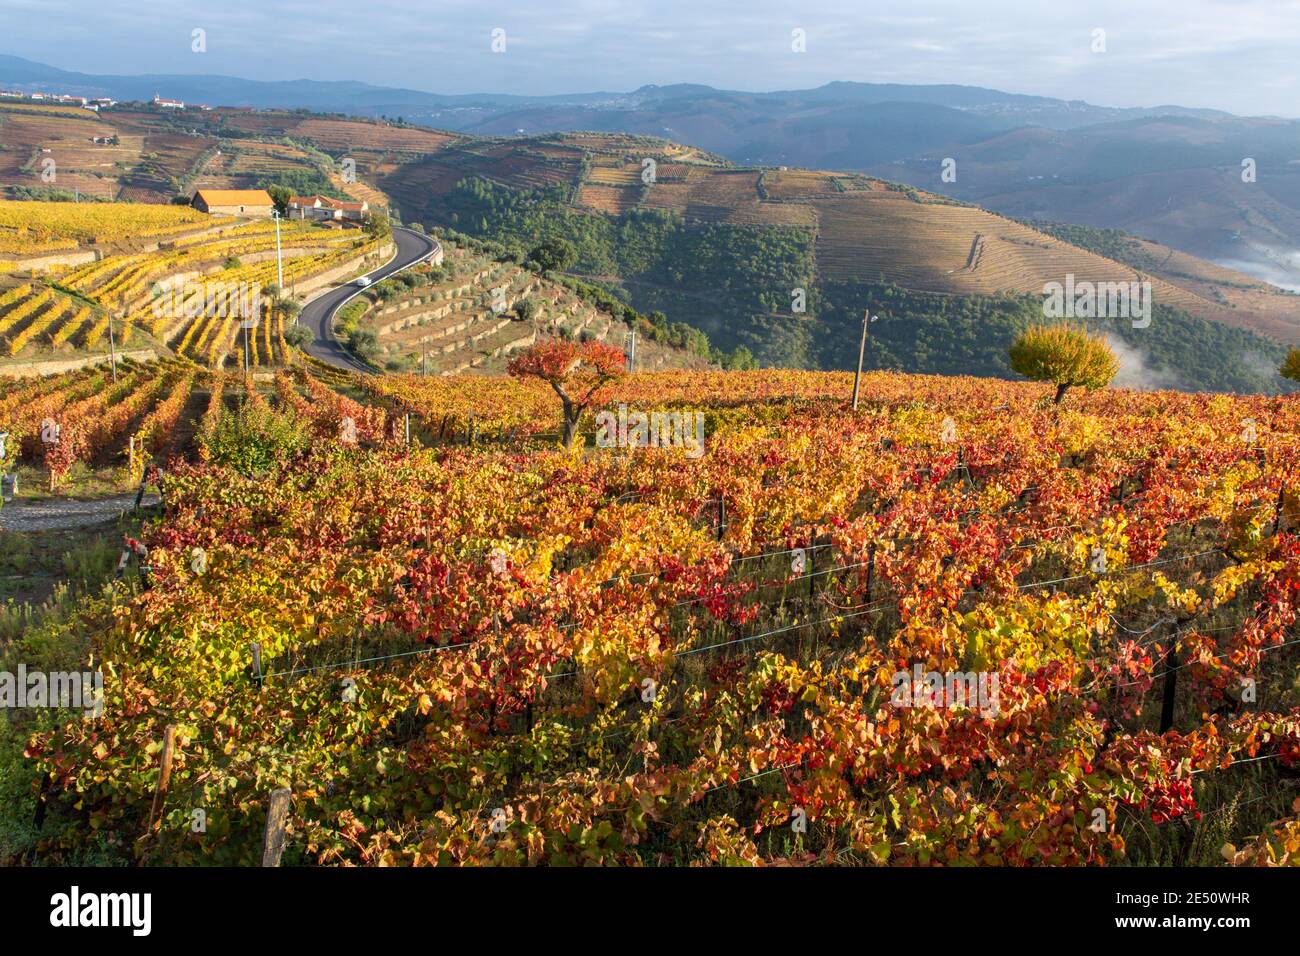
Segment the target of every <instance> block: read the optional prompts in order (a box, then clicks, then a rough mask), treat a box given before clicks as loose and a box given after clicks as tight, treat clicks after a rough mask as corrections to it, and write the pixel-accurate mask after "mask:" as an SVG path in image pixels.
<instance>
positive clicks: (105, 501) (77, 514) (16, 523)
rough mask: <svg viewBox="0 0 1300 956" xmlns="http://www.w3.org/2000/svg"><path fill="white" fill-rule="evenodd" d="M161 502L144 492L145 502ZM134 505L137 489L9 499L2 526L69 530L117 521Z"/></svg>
mask: <svg viewBox="0 0 1300 956" xmlns="http://www.w3.org/2000/svg"><path fill="white" fill-rule="evenodd" d="M157 502H158V496H157V495H156V494H147V495H145V496H144V501H143V502H142V504H145V505H151V504H156V503H157ZM134 506H135V492H129V493H127V494H121V495H112V496H111V497H108V498H96V499H94V500H93V501H76V500H74V499H71V498H51V499H50V500H48V501H31V502H27V501H10V502H8V503H7V504H5V506H4V507H3V508H0V530H3V531H66V530H68V529H70V528H85V527H89V526H91V525H97V524H103V523H104V522H107V521H115V520H117V518H118V517H119V516H120V515H121V514H122V512H124V511H130V510H131V509H132V508H133V507H134Z"/></svg>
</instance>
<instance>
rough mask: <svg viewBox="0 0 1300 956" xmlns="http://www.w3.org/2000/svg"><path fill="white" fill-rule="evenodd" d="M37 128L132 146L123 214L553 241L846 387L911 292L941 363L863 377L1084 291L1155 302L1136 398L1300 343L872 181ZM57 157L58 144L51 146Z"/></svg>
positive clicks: (1295, 306) (459, 145)
mask: <svg viewBox="0 0 1300 956" xmlns="http://www.w3.org/2000/svg"><path fill="white" fill-rule="evenodd" d="M25 109H26V107H21V106H9V107H0V120H3V122H4V123H5V124H6V125H4V126H2V127H0V144H6V145H8V143H9V139H8V136H9V134H10V132H13V131H18V132H21V133H22V137H21V138H20V139H19V140H18V141H19V142H22V143H24V144H26V145H25V146H24V147H23V150H21V151H19V150H15V149H14V148H9V149H8V152H9V153H18V152H23V153H24V155H26V156H27V159H26V160H25V162H26V163H28V166H29V167H30V164H31V161H32V159H33V158H34V157H37V156H39V155H43V154H40V153H39V152H38V151H39V150H40V149H44V148H50V149H51V150H52V151H57V150H58V149H59V148H61V147H60V146H59V145H58V143H59V142H64V143H71V142H73V141H75V139H76V138H77V137H78V136H82V137H84V136H85V135H86V134H87V133H88V131H89V127H90V126H94V127H96V128H99V127H102V128H103V130H105V131H108V130H116V131H117V133H116V135H117V139H118V142H119V145H117V146H103V147H89V148H91V149H111V150H121V149H138V151H139V157H140V159H139V161H138V163H137V164H136V165H135V166H134V167H131V168H130V169H129V170H127V171H126V172H125V173H123V174H120V175H119V176H118V178H117V179H116V180H113V179H111V178H110V177H109V176H108V175H107V174H105V176H104V178H103V179H98V180H96V183H98V185H99V186H100V187H101V188H102V189H105V190H109V191H112V190H113V189H114V188H115V189H116V190H117V192H116V195H117V196H119V197H121V196H135V197H138V198H148V199H153V200H158V201H162V200H164V199H167V198H170V195H171V190H172V189H173V188H174V187H176V186H179V185H183V184H185V183H190V184H196V185H203V184H206V183H211V184H214V185H221V186H253V185H268V184H271V183H277V182H278V183H282V184H290V185H291V186H293V187H294V188H303V189H307V188H319V189H320V190H322V191H335V192H338V191H346V192H347V193H349V194H351V195H354V196H359V197H363V198H368V199H370V200H372V201H374V202H376V203H377V204H378V203H380V202H382V203H385V204H386V203H387V202H389V201H390V197H391V201H392V202H393V203H394V204H395V208H396V209H397V210H398V211H400V212H401V214H402V215H403V216H404V217H405V218H407V219H408V220H415V221H420V222H423V223H424V224H425V225H428V226H430V227H434V226H437V227H444V228H446V227H449V228H453V229H455V230H458V231H461V232H463V233H468V234H470V235H473V236H478V237H480V238H488V239H494V240H501V241H504V242H506V243H507V244H508V245H511V246H513V247H514V248H516V249H518V250H519V251H520V252H521V253H522V252H526V251H527V250H528V249H529V248H530V247H531V246H532V245H534V244H535V243H537V242H538V241H540V240H541V239H543V238H547V237H562V238H565V239H568V240H569V241H571V242H572V243H573V245H574V246H575V248H576V250H577V253H578V256H577V260H576V262H575V263H574V264H573V268H572V270H571V271H572V272H574V273H576V274H578V275H582V276H584V277H585V278H586V279H587V280H589V281H592V282H595V283H598V284H601V285H603V286H605V287H606V288H608V289H610V290H611V291H613V292H614V293H615V294H617V295H619V296H621V297H622V298H623V299H624V300H625V301H627V302H628V303H630V304H631V305H632V306H633V307H635V308H636V309H637V310H639V311H640V312H642V313H645V314H649V313H652V312H663V313H666V314H667V316H668V318H669V319H671V320H675V321H685V322H688V323H690V324H691V325H693V326H694V327H696V328H698V329H700V330H702V331H703V332H705V333H706V334H707V335H708V336H709V338H710V341H711V342H712V343H713V344H714V345H715V346H716V347H718V348H720V349H723V350H727V351H730V350H733V349H736V348H739V347H742V346H743V347H744V348H746V349H748V350H749V351H750V352H751V353H752V354H753V355H755V356H756V357H757V358H758V360H759V361H760V362H762V363H764V364H775V365H793V366H804V367H823V368H846V367H850V365H851V364H852V363H853V362H854V361H855V360H856V348H855V339H856V336H855V334H854V333H853V331H852V325H853V322H852V319H851V312H852V311H853V310H855V309H859V308H865V307H867V306H868V305H873V307H876V308H878V307H879V303H880V301H881V300H882V299H888V298H889V297H890V296H891V295H892V293H891V292H890V290H892V289H901V290H903V291H905V292H909V293H917V294H925V295H928V296H942V297H949V298H953V299H954V300H956V301H955V302H954V303H953V305H952V308H951V309H949V308H939V309H935V308H930V309H928V311H926V312H925V313H924V314H915V313H914V314H908V315H894V316H890V315H887V314H886V315H882V318H884V319H891V320H898V321H910V322H920V323H921V325H920V326H918V327H917V330H920V336H919V337H920V338H923V339H925V340H926V343H925V345H924V347H921V346H920V345H915V344H914V345H908V344H907V342H906V341H905V340H906V339H907V338H908V337H909V336H910V337H911V338H912V339H913V340H915V339H917V337H918V336H917V335H911V333H906V334H904V333H903V330H901V329H893V330H889V331H888V332H887V334H888V335H893V336H894V339H895V341H894V345H893V347H892V348H891V349H890V350H888V356H892V358H889V357H887V355H886V353H883V352H882V353H876V352H874V351H873V352H872V353H871V354H870V355H869V357H868V363H869V364H873V365H876V366H877V367H896V366H895V364H894V363H899V364H901V366H902V367H904V368H908V369H912V370H918V371H937V372H948V371H977V372H980V373H982V374H1006V372H1007V369H1006V366H1005V362H1004V361H1003V360H1002V359H1001V358H1000V355H1001V348H1000V345H999V347H997V348H990V349H988V350H987V352H988V360H987V361H984V360H983V359H980V360H977V361H976V362H975V363H974V364H973V365H972V364H970V358H969V356H968V355H966V354H963V353H961V352H959V351H958V350H956V349H955V348H953V347H952V346H951V345H950V344H946V343H948V342H950V341H951V340H954V339H956V338H965V335H964V333H963V334H960V335H954V334H953V329H951V328H948V329H947V330H945V328H944V326H945V325H950V324H951V323H950V318H949V316H948V315H947V313H949V312H951V311H955V312H957V313H969V312H971V311H981V312H988V311H989V310H988V309H987V308H985V305H983V304H981V303H982V302H983V300H990V301H991V302H992V311H993V313H994V314H996V315H997V316H1000V317H1002V318H1003V319H1005V320H1007V321H1012V322H1021V321H1022V320H1023V319H1024V317H1026V316H1027V315H1029V314H1031V313H1032V307H1031V306H1030V305H1029V298H1032V297H1038V296H1041V294H1042V290H1043V288H1044V286H1045V285H1046V284H1047V283H1050V282H1058V283H1059V282H1064V281H1065V280H1066V277H1067V276H1069V275H1072V276H1073V277H1074V279H1075V281H1079V282H1084V281H1088V282H1123V283H1129V282H1134V281H1136V282H1150V284H1151V289H1152V294H1153V298H1154V302H1155V306H1156V309H1155V313H1154V318H1155V323H1154V325H1153V326H1151V327H1146V328H1141V329H1138V328H1133V327H1132V323H1130V322H1129V321H1125V320H1114V321H1113V322H1112V323H1111V326H1112V328H1109V329H1108V330H1109V331H1111V332H1113V336H1114V337H1115V338H1116V339H1117V340H1123V342H1124V343H1125V349H1126V352H1125V354H1126V356H1131V359H1129V360H1127V361H1128V365H1129V366H1130V372H1131V373H1132V374H1131V381H1133V382H1134V383H1138V382H1140V381H1143V380H1152V381H1156V382H1160V383H1164V384H1169V383H1176V384H1177V385H1178V386H1179V387H1183V388H1228V389H1235V390H1259V389H1264V390H1277V389H1279V388H1281V387H1282V386H1281V384H1280V383H1279V382H1278V381H1277V379H1276V377H1275V376H1272V374H1271V372H1269V371H1267V370H1268V369H1270V368H1271V367H1275V366H1276V365H1277V362H1278V359H1279V354H1280V347H1281V346H1283V345H1290V344H1296V343H1300V296H1293V295H1289V294H1286V293H1283V292H1281V291H1280V290H1278V289H1276V288H1273V287H1270V286H1268V285H1266V284H1264V283H1262V282H1260V281H1259V280H1257V279H1254V278H1251V277H1250V276H1249V275H1246V274H1244V273H1241V272H1237V271H1234V270H1232V269H1230V268H1226V267H1223V266H1216V265H1212V264H1210V263H1207V262H1203V261H1201V260H1198V259H1195V258H1194V257H1192V256H1189V255H1187V254H1186V253H1180V252H1176V251H1175V250H1173V249H1172V248H1169V247H1165V246H1161V245H1159V244H1157V243H1152V242H1139V241H1138V240H1134V239H1130V238H1127V237H1126V238H1125V239H1124V240H1123V241H1122V242H1111V241H1107V240H1104V239H1101V240H1099V239H1098V238H1097V236H1095V235H1093V234H1092V233H1090V232H1088V230H1082V229H1077V230H1075V231H1074V232H1069V231H1068V227H1056V226H1053V225H1052V224H1050V223H1048V224H1044V223H1026V222H1023V221H1019V220H1014V219H1009V218H1007V217H1004V216H1001V215H997V214H995V213H990V212H987V211H985V210H982V209H979V208H977V207H974V206H969V205H966V204H963V203H958V202H955V201H953V200H951V199H948V198H945V197H943V196H940V195H938V194H936V193H931V192H925V191H921V190H917V189H914V188H912V187H910V186H902V185H899V184H896V183H890V182H887V181H884V180H880V179H875V178H872V177H869V176H864V175H862V174H858V173H836V172H826V171H822V172H818V171H808V170H796V169H787V168H748V167H736V166H732V165H730V164H729V163H728V162H727V161H726V160H724V159H722V158H721V157H719V156H717V155H715V154H712V153H708V152H703V151H701V150H698V149H694V148H691V147H686V146H680V145H678V144H675V143H672V142H669V141H666V140H662V139H656V138H653V137H645V136H626V135H614V134H603V133H568V134H557V135H549V136H541V137H525V138H515V139H475V138H468V137H465V136H461V135H454V134H445V133H439V132H435V131H430V130H423V129H419V128H414V127H411V126H408V125H405V124H395V123H383V122H377V121H364V120H351V119H344V118H335V117H322V116H313V115H310V114H304V113H301V112H298V113H289V112H254V111H250V110H230V109H217V110H211V111H201V110H200V111H196V110H185V111H182V112H181V113H179V114H177V113H170V114H164V113H162V112H161V111H159V110H157V109H153V108H128V107H122V108H114V109H112V110H106V111H103V112H102V113H101V114H99V116H98V117H97V118H96V117H94V116H91V114H88V113H85V111H78V112H81V113H83V114H84V115H86V116H91V119H90V120H84V119H82V118H80V117H76V118H69V117H68V116H67V115H66V114H67V110H65V109H64V108H61V107H59V108H53V107H51V108H47V109H53V110H55V111H56V112H41V111H35V112H26V111H25ZM58 110H63V112H62V113H59V112H57V111H58ZM83 127H85V128H84V129H83ZM131 137H135V139H131ZM46 141H50V142H53V143H55V145H53V146H50V147H44V146H41V145H40V143H43V142H46ZM122 144H126V145H122ZM69 148H70V147H69ZM52 155H55V156H57V155H58V153H57V152H53V153H52ZM69 155H70V156H71V155H72V154H69ZM131 155H134V154H131ZM74 158H75V157H74ZM128 158H129V157H128ZM68 161H69V162H71V161H72V160H71V159H69V160H68ZM345 161H351V163H353V164H355V172H356V173H357V177H356V181H355V182H349V181H345V177H344V176H343V173H344V172H345V171H347V169H350V168H351V167H350V166H345ZM648 164H650V165H648ZM11 165H12V163H11ZM30 168H34V167H30ZM79 181H80V180H78V182H79ZM0 182H4V180H3V179H0ZM8 182H9V184H10V186H11V188H18V187H19V186H20V185H21V184H22V183H28V184H30V183H31V182H32V177H31V174H30V172H24V171H23V169H22V168H18V169H17V170H16V171H14V172H13V174H12V175H11V177H10V179H9V180H8ZM21 188H22V189H28V188H31V187H30V185H28V186H21ZM60 188H63V186H62V183H61V182H60ZM1139 246H1141V247H1142V248H1141V249H1140V250H1139V249H1138V247H1139ZM1135 250H1137V251H1135ZM1139 252H1140V254H1139ZM798 290H803V291H802V294H801V293H799V291H798ZM913 301H914V302H915V301H921V300H919V299H914V300H913ZM926 301H929V302H931V303H933V302H935V301H937V300H934V299H930V300H926ZM1162 327H1163V328H1162ZM1225 327H1227V328H1226V329H1225ZM1233 329H1236V330H1241V334H1239V333H1236V332H1233V331H1231V330H1233ZM917 330H913V331H917ZM882 332H886V329H885V327H882ZM896 333H897V334H896ZM994 338H995V337H994V336H989V337H988V339H987V341H988V342H992V341H993V339H994ZM997 341H998V342H1000V341H1001V338H1000V337H997ZM1194 344H1195V347H1194ZM1207 346H1208V347H1209V348H1211V349H1212V350H1213V353H1214V354H1216V355H1217V356H1219V360H1218V362H1217V366H1218V370H1217V371H1216V373H1215V375H1214V377H1213V378H1212V379H1210V380H1207V379H1205V378H1203V377H1202V376H1201V374H1200V369H1202V368H1203V367H1204V366H1205V365H1206V356H1205V352H1204V348H1205V347H1207ZM1148 373H1150V374H1148Z"/></svg>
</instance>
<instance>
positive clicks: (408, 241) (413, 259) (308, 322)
mask: <svg viewBox="0 0 1300 956" xmlns="http://www.w3.org/2000/svg"><path fill="white" fill-rule="evenodd" d="M393 242H394V243H395V244H396V246H397V254H396V255H395V256H394V257H393V260H392V261H391V262H389V263H388V265H386V266H383V267H381V268H379V269H376V270H375V271H374V272H370V273H367V276H368V277H369V279H370V281H371V282H372V283H373V282H378V281H379V280H380V279H387V278H388V277H389V276H391V275H395V274H397V273H398V272H401V271H402V270H403V269H408V268H410V267H411V266H413V265H415V264H416V263H419V262H423V261H424V260H425V259H428V258H430V257H431V256H435V255H437V254H438V253H439V252H441V251H442V246H441V244H440V243H439V242H438V240H437V239H432V238H430V237H429V236H426V235H422V234H421V233H418V232H413V231H411V230H410V229H402V228H400V227H397V226H394V227H393ZM362 291H363V290H362V289H361V287H360V286H358V285H356V284H355V280H354V281H353V282H350V283H348V284H347V285H342V286H339V287H338V288H337V289H331V290H330V291H329V292H326V293H325V294H324V295H321V296H318V297H317V298H315V299H313V300H312V301H310V302H308V303H307V304H306V305H305V306H303V308H302V312H301V313H299V315H298V321H299V323H301V324H302V325H305V326H307V328H308V329H310V330H311V333H312V335H313V336H314V338H313V340H312V341H311V342H309V343H308V344H307V348H306V351H307V354H308V355H311V356H312V357H313V358H318V359H320V360H321V361H322V362H326V363H328V364H329V365H333V366H335V367H336V368H341V369H345V370H347V371H349V372H365V373H371V372H374V371H375V370H374V369H373V368H371V367H370V366H369V365H367V364H366V363H365V362H362V361H361V360H360V359H357V358H355V357H354V356H353V355H352V353H351V352H349V351H348V350H347V349H346V348H344V346H343V344H342V343H341V342H339V340H338V339H336V338H335V337H334V313H335V312H337V311H338V310H339V309H340V308H342V307H343V306H344V305H345V304H346V303H347V302H348V301H350V300H351V299H353V298H355V297H356V296H358V295H360V294H361V292H362Z"/></svg>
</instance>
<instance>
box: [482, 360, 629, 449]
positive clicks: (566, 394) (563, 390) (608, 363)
mask: <svg viewBox="0 0 1300 956" xmlns="http://www.w3.org/2000/svg"><path fill="white" fill-rule="evenodd" d="M625 363H626V359H625V356H624V355H623V352H622V351H621V350H620V349H616V348H615V347H614V346H612V345H606V344H605V343H603V342H596V341H588V342H572V341H567V342H566V341H561V340H549V341H545V342H538V343H537V344H536V345H533V346H530V347H529V348H527V349H525V350H524V351H523V352H521V353H519V355H517V356H516V357H515V358H513V359H511V360H510V364H509V366H508V368H507V370H508V371H509V372H510V374H511V375H513V376H515V377H516V378H540V379H541V380H542V381H543V382H546V383H547V384H548V385H550V386H551V388H553V389H554V390H555V394H556V395H558V396H560V402H561V404H562V405H563V406H564V447H565V448H572V447H573V442H574V440H575V439H576V438H577V437H578V422H580V421H581V420H582V415H583V413H584V412H585V411H586V410H587V409H588V408H589V407H590V406H591V404H592V403H593V402H595V401H596V400H597V399H598V398H599V397H600V395H601V392H602V390H603V389H605V387H606V386H608V385H609V384H611V383H612V382H615V381H617V380H618V379H619V378H620V377H621V376H622V375H623V372H624V368H625Z"/></svg>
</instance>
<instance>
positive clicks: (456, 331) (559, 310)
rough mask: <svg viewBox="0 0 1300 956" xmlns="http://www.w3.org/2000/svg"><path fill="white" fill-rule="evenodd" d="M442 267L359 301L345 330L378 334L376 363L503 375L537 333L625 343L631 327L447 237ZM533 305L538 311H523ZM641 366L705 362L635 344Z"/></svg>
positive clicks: (435, 371)
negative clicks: (511, 359) (411, 283)
mask: <svg viewBox="0 0 1300 956" xmlns="http://www.w3.org/2000/svg"><path fill="white" fill-rule="evenodd" d="M443 248H444V251H445V253H446V260H445V263H444V266H443V268H441V269H437V270H434V271H433V273H432V274H430V273H429V272H428V271H427V270H426V271H424V272H420V271H417V272H415V273H414V274H413V276H412V278H413V279H414V278H416V277H424V276H427V277H428V281H427V282H426V281H423V278H422V281H421V283H420V284H419V285H417V286H414V287H405V286H402V285H398V286H394V290H395V291H396V293H397V294H396V295H395V296H394V297H392V298H390V299H387V300H384V299H381V298H380V297H379V295H378V294H377V293H374V292H372V293H370V294H368V295H364V296H362V297H359V298H358V299H355V300H353V304H352V305H351V306H350V307H345V312H349V315H348V317H347V320H346V323H345V325H346V327H345V328H343V329H342V332H343V334H345V335H346V334H347V333H349V332H350V331H351V330H352V329H353V328H354V327H356V328H359V329H362V330H365V331H369V332H373V333H374V335H375V337H376V339H377V342H378V347H379V351H378V353H377V356H376V361H377V363H378V364H380V365H383V366H386V367H388V368H389V369H390V370H398V371H418V372H423V373H427V374H430V375H456V374H460V373H465V372H483V373H498V374H499V373H502V372H504V370H505V365H506V362H507V360H508V359H509V356H510V355H511V353H513V352H516V351H518V350H519V349H521V348H526V347H527V346H529V345H532V344H533V343H534V342H536V341H538V339H539V338H553V337H566V338H575V339H576V338H588V339H596V340H598V341H609V342H611V343H612V344H614V345H617V346H619V347H622V346H623V344H624V338H625V336H626V335H627V327H626V326H625V325H624V324H623V323H622V322H614V321H613V320H612V319H611V318H610V316H609V314H608V313H606V312H604V311H602V310H599V309H597V308H595V307H594V306H592V305H590V304H589V303H587V302H584V301H583V300H582V299H581V298H580V297H579V296H578V295H577V294H576V293H574V292H572V291H571V290H569V289H568V288H566V287H564V286H561V285H559V284H557V283H554V282H551V281H548V280H546V279H543V278H541V277H539V276H538V275H537V274H536V273H534V272H531V271H529V270H526V269H522V268H520V267H519V266H517V265H514V264H513V263H501V262H496V261H494V260H493V259H491V258H490V257H487V256H485V255H481V254H474V253H472V252H470V251H468V250H465V249H462V248H459V247H457V246H455V245H454V244H452V243H450V242H448V241H446V240H445V239H444V240H443ZM403 290H405V291H403ZM524 302H527V303H528V307H529V308H531V309H532V314H531V315H529V316H528V317H527V318H524V317H522V316H521V315H520V314H519V312H518V308H519V306H520V304H521V303H524ZM637 354H638V367H639V368H641V369H643V370H647V371H648V370H652V369H659V368H670V367H678V366H681V365H696V364H704V363H702V362H700V361H698V360H695V359H694V358H693V357H691V356H689V355H687V354H686V353H684V352H682V351H681V350H678V349H670V348H664V347H660V346H659V345H657V344H656V343H655V342H653V341H643V342H641V343H639V344H638V346H637Z"/></svg>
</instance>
